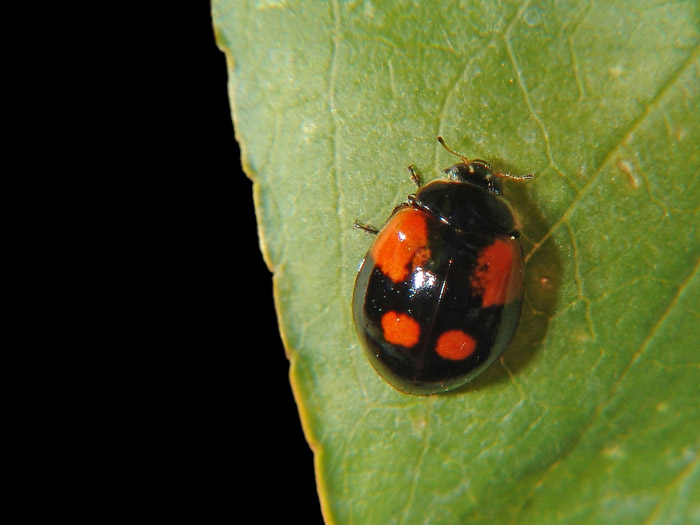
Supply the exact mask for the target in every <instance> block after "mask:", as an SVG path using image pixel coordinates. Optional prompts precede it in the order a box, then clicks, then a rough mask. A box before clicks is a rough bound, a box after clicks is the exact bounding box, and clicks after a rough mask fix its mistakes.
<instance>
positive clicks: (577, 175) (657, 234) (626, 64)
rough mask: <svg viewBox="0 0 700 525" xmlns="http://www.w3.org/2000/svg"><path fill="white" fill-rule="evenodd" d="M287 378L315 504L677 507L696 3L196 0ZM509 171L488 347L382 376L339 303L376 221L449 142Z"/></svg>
mask: <svg viewBox="0 0 700 525" xmlns="http://www.w3.org/2000/svg"><path fill="white" fill-rule="evenodd" d="M213 16H214V23H215V28H216V31H217V37H218V41H219V45H220V46H221V47H222V49H224V50H225V52H226V53H227V57H228V62H229V76H230V95H231V104H232V108H233V115H234V122H235V126H236V132H237V137H238V140H239V142H240V145H241V150H242V157H243V164H244V167H245V169H246V172H247V174H248V175H249V176H250V177H251V178H252V179H253V181H254V183H255V184H254V197H255V202H256V210H257V216H258V222H259V229H260V236H261V245H262V250H263V255H264V257H265V260H266V262H267V264H268V265H269V267H270V268H271V270H273V272H274V284H275V301H276V305H277V309H278V312H279V323H280V328H281V332H282V336H283V339H284V342H285V347H286V349H287V352H288V355H289V358H290V360H291V381H292V386H293V389H294V392H295V397H296V400H297V403H298V406H299V410H300V414H301V417H302V423H303V426H304V430H305V434H306V436H307V439H308V440H309V443H310V445H311V447H312V448H313V449H314V451H315V462H316V472H317V481H318V485H319V492H320V496H321V505H322V509H323V513H324V517H325V519H326V520H327V521H328V522H330V523H343V524H345V523H348V524H349V523H358V524H359V523H458V522H459V523H463V522H467V521H468V522H470V523H482V522H483V523H509V522H511V523H548V522H549V523H552V522H556V523H562V522H565V523H577V522H596V523H622V522H624V523H641V522H644V523H686V522H690V521H696V522H697V521H699V520H700V465H699V460H698V457H699V452H700V432H698V421H700V408H699V407H700V357H699V353H698V349H699V348H700V346H699V345H698V335H699V330H698V324H699V322H700V308H699V307H698V305H700V277H699V276H698V260H699V258H700V234H699V228H698V227H699V225H700V220H699V219H698V209H699V208H700V183H699V180H700V147H699V146H698V145H699V144H700V58H699V51H700V47H699V46H700V13H699V12H698V4H697V2H695V1H680V0H678V1H672V2H655V1H651V0H642V1H631V0H630V1H619V2H603V1H590V2H583V1H574V0H568V1H556V2H555V1H549V2H547V1H541V2H534V1H526V2H509V1H500V2H470V1H462V2H457V1H439V2H438V1H435V2H417V1H416V2H407V1H377V0H375V1H370V0H365V1H360V0H358V1H348V2H341V1H339V0H335V1H331V2H328V3H326V2H301V1H294V0H258V1H253V0H245V1H242V0H216V1H215V2H214V4H213ZM438 134H441V135H443V136H444V137H445V139H446V141H447V143H448V144H450V145H451V146H452V147H453V148H454V149H456V150H458V151H460V152H462V153H464V154H465V155H467V156H469V157H476V158H483V159H487V160H488V161H489V162H491V163H492V164H493V165H494V166H495V167H497V168H500V169H502V170H507V171H511V172H514V173H526V172H534V173H535V174H536V177H535V180H534V181H532V182H529V183H517V182H507V183H506V186H505V193H506V195H507V196H508V198H509V200H510V201H511V203H512V204H513V206H514V208H515V209H516V212H517V216H518V221H519V224H520V228H521V231H522V232H523V246H524V250H525V254H526V297H525V305H524V309H523V316H522V318H521V322H520V327H519V329H518V332H517V334H516V338H515V340H514V342H513V344H512V345H511V348H509V350H508V351H507V352H506V353H505V354H504V356H503V357H502V358H501V359H500V360H499V361H498V362H497V363H496V364H495V365H494V366H493V367H492V368H491V369H489V370H488V371H487V372H485V373H484V374H483V375H482V376H480V377H479V378H477V379H476V380H474V381H473V382H472V383H470V384H469V385H467V386H466V387H465V388H463V389H461V390H459V391H458V392H455V393H451V394H447V395H440V396H432V397H427V398H426V397H415V396H407V395H404V394H401V393H399V392H397V391H395V390H393V389H392V388H391V387H389V386H388V385H387V384H386V383H384V382H383V381H382V380H381V379H380V378H379V376H378V375H376V373H375V372H374V371H373V370H372V368H371V366H370V365H369V364H368V362H367V361H366V359H365V357H364V356H363V353H362V350H361V348H360V344H359V340H358V338H357V335H356V333H355V329H354V326H353V321H352V315H351V308H350V304H351V297H352V290H353V283H354V278H355V274H356V272H357V268H358V265H359V263H360V261H361V260H362V258H363V256H364V253H365V252H366V250H367V248H368V247H369V244H370V243H371V241H372V239H371V237H370V236H368V235H365V234H363V233H362V232H360V231H358V230H355V229H353V228H352V225H353V222H354V220H356V219H358V220H361V221H362V222H366V223H370V224H374V225H376V226H381V225H382V224H383V222H384V221H385V219H386V218H387V217H388V214H389V213H390V211H391V209H392V208H393V207H394V206H395V205H396V204H398V203H400V202H402V201H403V200H404V199H405V196H406V194H408V193H411V192H413V191H414V187H413V186H412V182H411V180H410V178H409V177H408V176H407V173H406V171H405V166H407V165H409V164H415V165H416V167H417V169H418V171H419V172H420V173H421V174H422V176H423V178H424V179H425V180H426V181H428V180H432V179H434V178H436V177H438V176H439V173H440V170H441V169H442V168H445V167H448V166H450V165H451V164H454V163H455V159H454V157H451V156H450V155H449V154H448V153H447V152H445V151H444V150H442V148H441V147H440V146H439V145H438V144H437V142H435V140H434V139H435V137H436V136H437V135H438Z"/></svg>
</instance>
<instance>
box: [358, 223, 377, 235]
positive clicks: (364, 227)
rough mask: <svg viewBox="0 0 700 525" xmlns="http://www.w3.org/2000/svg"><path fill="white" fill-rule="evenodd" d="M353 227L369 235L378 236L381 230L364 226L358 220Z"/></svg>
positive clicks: (367, 225)
mask: <svg viewBox="0 0 700 525" xmlns="http://www.w3.org/2000/svg"><path fill="white" fill-rule="evenodd" d="M352 227H353V228H357V229H358V230H362V231H364V232H367V233H371V234H372V235H377V234H378V233H379V230H378V229H377V228H375V227H374V226H370V225H369V224H363V223H361V222H359V221H357V220H356V221H355V224H353V225H352Z"/></svg>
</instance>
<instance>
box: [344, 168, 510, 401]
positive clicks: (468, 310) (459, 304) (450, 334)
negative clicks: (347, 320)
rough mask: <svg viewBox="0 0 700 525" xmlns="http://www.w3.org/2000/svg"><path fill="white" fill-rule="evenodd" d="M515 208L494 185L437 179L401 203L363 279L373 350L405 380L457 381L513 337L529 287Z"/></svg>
mask: <svg viewBox="0 0 700 525" xmlns="http://www.w3.org/2000/svg"><path fill="white" fill-rule="evenodd" d="M517 236H519V232H517V230H514V229H513V215H512V212H511V211H510V208H509V207H508V205H507V203H506V202H505V201H504V200H503V199H502V198H501V197H499V196H498V195H497V194H494V193H493V192H491V193H490V192H489V191H487V190H486V189H484V188H480V187H477V186H475V185H472V184H467V183H465V182H446V181H435V182H432V183H430V184H428V185H426V186H423V187H422V188H421V189H420V190H419V191H418V193H417V194H416V195H415V196H409V202H408V203H404V204H402V205H399V206H398V207H397V208H395V209H394V212H393V213H392V215H391V217H390V218H389V220H388V222H387V223H386V224H385V226H384V227H383V228H382V229H381V230H380V231H379V233H378V235H377V237H376V240H375V241H374V243H373V244H372V246H371V247H370V249H369V251H368V253H367V256H366V257H365V259H364V261H363V263H362V266H361V268H360V271H359V273H358V275H357V280H356V282H355V291H354V296H353V314H354V318H355V324H356V326H357V330H358V333H359V335H360V337H361V339H362V341H363V343H364V345H363V346H364V349H365V353H366V354H367V357H368V358H369V360H370V362H371V363H372V365H373V366H374V368H375V369H376V370H377V372H378V373H379V374H380V375H381V376H382V377H383V378H384V379H385V380H386V381H387V382H389V383H390V384H391V385H392V386H394V387H395V388H396V389H398V390H401V391H403V392H406V393H410V394H419V395H427V394H434V393H437V392H443V391H446V390H451V389H454V388H457V387H459V386H461V385H463V384H464V383H466V382H467V381H469V380H471V379H472V378H474V377H475V376H477V375H478V374H480V373H481V372H482V371H483V370H485V369H486V368H487V367H489V366H490V365H491V364H492V363H493V362H494V361H495V360H496V359H497V358H498V357H499V356H500V355H501V353H502V352H503V351H504V350H505V349H506V347H507V346H508V345H509V344H510V341H511V340H512V338H513V335H514V333H515V329H516V327H517V325H518V320H519V318H520V310H521V305H522V297H523V258H522V249H521V247H520V245H519V243H518V242H517V241H516V237H517Z"/></svg>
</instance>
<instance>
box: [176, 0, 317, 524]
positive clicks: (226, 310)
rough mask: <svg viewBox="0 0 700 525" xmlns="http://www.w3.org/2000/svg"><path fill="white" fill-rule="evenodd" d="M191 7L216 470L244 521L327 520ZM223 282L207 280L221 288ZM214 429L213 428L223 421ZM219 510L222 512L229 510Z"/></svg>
mask: <svg viewBox="0 0 700 525" xmlns="http://www.w3.org/2000/svg"><path fill="white" fill-rule="evenodd" d="M190 5H192V4H190ZM194 5H195V6H196V9H198V11H196V12H192V13H190V15H188V18H189V21H188V22H187V24H186V25H185V27H183V29H184V30H185V31H186V34H187V35H188V36H187V37H186V40H185V44H186V45H185V46H184V48H185V51H184V52H185V53H186V54H187V57H186V61H187V63H188V64H189V65H190V67H189V68H187V69H188V72H187V73H186V75H187V76H188V77H189V79H184V83H186V85H187V86H189V87H188V88H187V89H185V90H181V91H182V92H183V93H184V94H185V95H186V100H185V101H183V105H184V106H185V108H184V112H185V113H190V114H191V115H192V116H193V120H192V122H193V124H192V125H191V126H190V125H188V126H186V131H184V134H185V142H187V137H190V138H191V139H192V141H191V144H197V146H195V147H196V148H197V149H198V150H199V151H195V152H194V153H193V155H194V156H195V157H198V158H199V159H200V162H199V163H198V164H197V169H198V170H199V172H198V173H197V174H196V178H197V179H198V181H199V184H198V187H199V189H200V191H201V194H200V195H199V196H198V198H199V201H200V202H199V204H198V206H197V207H196V208H195V209H197V210H199V211H198V212H197V213H198V214H199V215H200V216H203V217H201V218H200V220H198V221H196V224H197V225H198V227H204V228H207V224H209V223H210V225H211V230H210V231H209V232H205V233H204V234H203V235H202V237H201V239H203V240H202V241H197V242H195V245H197V244H199V243H200V242H201V243H206V244H214V245H215V247H213V248H212V247H211V246H209V247H207V248H205V249H204V253H205V254H208V257H211V258H212V259H216V260H215V261H212V262H213V264H212V265H211V268H212V269H213V271H214V274H216V273H217V272H220V273H221V286H220V289H219V290H217V291H215V292H214V295H215V296H219V297H220V298H221V300H222V304H223V308H222V310H221V318H220V322H221V323H222V325H220V326H219V327H215V328H214V330H215V331H219V330H221V326H223V330H221V333H222V335H223V336H224V341H225V343H224V344H221V345H220V346H219V348H220V350H221V352H222V353H223V355H221V356H220V357H216V358H214V359H213V360H212V363H211V365H212V366H213V367H216V368H217V370H215V371H214V370H212V377H213V378H214V380H215V381H221V382H222V385H220V387H217V388H214V389H213V391H212V395H216V396H217V397H218V396H219V393H221V394H223V396H222V397H223V399H218V400H216V402H214V407H215V408H214V409H211V411H212V412H216V413H217V414H216V416H215V417H220V418H223V420H224V421H223V423H222V424H221V430H222V435H219V436H217V438H216V440H215V442H216V443H217V444H218V445H217V446H221V447H222V448H223V450H222V451H221V452H222V457H228V458H229V459H230V460H231V462H230V463H229V462H227V461H223V462H222V463H221V465H220V466H219V467H220V472H221V473H222V474H223V476H224V477H225V478H226V479H227V480H230V482H232V484H233V487H230V488H231V490H232V493H234V494H235V499H236V500H237V501H236V503H235V504H234V505H232V506H231V507H229V510H230V511H232V512H233V515H234V516H239V517H240V516H241V515H242V516H243V517H244V521H245V519H247V518H245V515H248V516H255V518H254V521H260V520H262V521H270V520H272V522H275V519H274V518H275V517H278V516H279V517H280V519H281V518H282V517H285V518H286V519H287V520H288V519H289V518H292V519H293V520H294V521H295V522H299V523H304V524H313V523H322V522H323V520H322V517H321V511H320V504H319V500H318V495H317V492H316V485H315V480H314V471H313V454H312V452H311V450H310V448H309V446H308V444H307V442H306V440H305V438H304V436H303V433H302V429H301V423H300V420H299V414H298V411H297V407H296V404H295V402H294V399H293V396H292V391H291V387H290V384H289V375H288V374H289V362H288V361H287V358H286V356H285V353H284V348H283V346H282V342H281V339H280V335H279V329H278V326H277V319H276V313H275V310H274V305H273V298H272V275H271V273H270V272H269V271H268V269H267V267H266V266H265V264H264V262H263V259H262V255H261V252H260V248H259V244H258V236H257V229H256V221H255V214H254V209H253V200H252V184H251V182H250V180H249V179H247V177H246V176H245V175H244V174H243V172H242V170H241V165H240V154H239V150H238V145H237V143H236V141H235V138H234V129H233V124H232V120H231V112H230V107H229V101H228V88H227V65H226V59H225V56H224V54H223V53H222V52H221V51H220V50H219V49H218V47H217V46H216V43H215V40H214V33H213V28H212V22H211V14H210V5H209V3H208V2H201V1H200V2H197V3H195V4H194ZM201 181H205V182H204V183H202V182H201ZM202 219H203V220H202ZM203 266H205V267H207V266H209V265H207V264H204V265H203ZM204 271H207V270H206V269H205V270H204ZM239 272H240V273H239ZM240 276H242V279H241V280H240V281H239V280H238V278H239V277H240ZM218 280H219V279H218V278H216V277H206V278H205V280H204V281H205V283H212V285H213V286H216V284H215V282H216V281H218ZM242 287H245V289H242ZM215 315H217V316H218V314H215ZM214 322H216V317H215V319H214V320H212V323H214ZM229 327H231V328H232V329H229ZM227 337H228V338H229V339H228V340H227V339H226V338H227ZM204 381H205V382H206V380H204ZM204 388H205V389H206V388H207V387H204ZM203 397H204V398H205V399H206V398H207V395H206V394H205V395H204V396H203ZM207 413H209V411H207ZM229 425H232V428H230V427H229ZM209 428H211V429H213V430H216V429H217V428H218V424H214V425H212V426H210V427H209ZM226 436H229V437H230V439H227V437H226ZM227 470H229V472H227ZM241 488H242V493H241ZM222 503H223V507H224V509H226V508H227V507H228V503H227V502H226V501H224V502H222ZM249 512H252V514H248V513H249Z"/></svg>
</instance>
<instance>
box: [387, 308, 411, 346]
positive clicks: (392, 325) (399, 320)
mask: <svg viewBox="0 0 700 525" xmlns="http://www.w3.org/2000/svg"><path fill="white" fill-rule="evenodd" d="M382 330H383V331H384V339H386V340H387V341H388V342H390V343H391V344H394V345H401V346H406V347H411V346H413V345H415V344H416V343H417V342H418V340H419V339H420V325H419V324H418V323H417V322H416V320H415V319H413V317H411V316H410V315H408V314H402V313H396V312H387V313H385V314H384V315H383V316H382Z"/></svg>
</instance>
